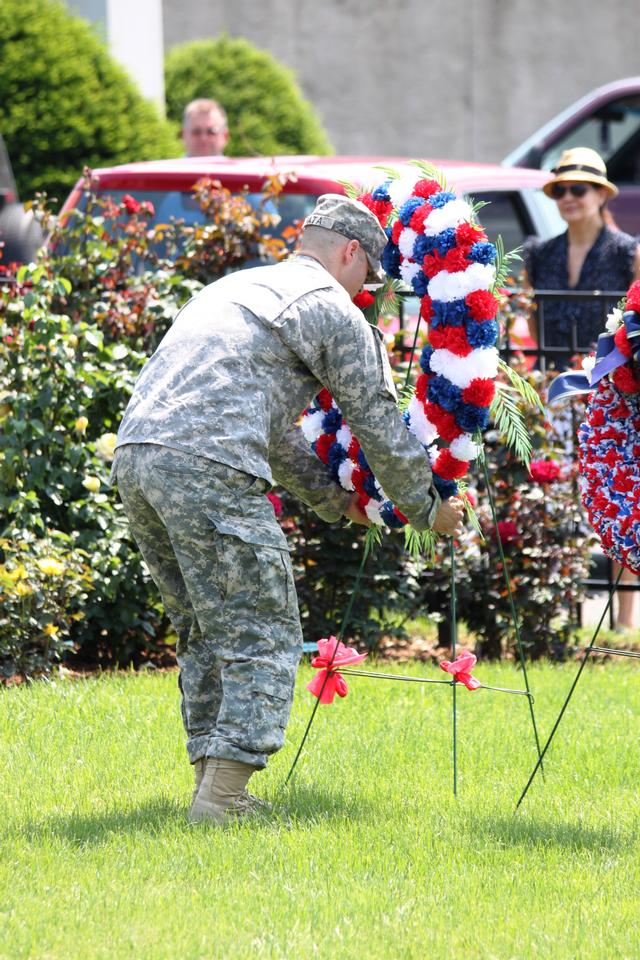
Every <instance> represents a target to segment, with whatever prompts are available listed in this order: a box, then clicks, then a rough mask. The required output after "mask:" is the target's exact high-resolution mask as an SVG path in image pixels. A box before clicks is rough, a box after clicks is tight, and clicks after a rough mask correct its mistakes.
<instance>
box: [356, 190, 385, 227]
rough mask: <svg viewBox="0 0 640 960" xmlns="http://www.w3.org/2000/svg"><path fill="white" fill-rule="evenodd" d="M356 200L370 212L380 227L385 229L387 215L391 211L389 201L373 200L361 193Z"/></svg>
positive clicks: (368, 195) (367, 194) (369, 195)
mask: <svg viewBox="0 0 640 960" xmlns="http://www.w3.org/2000/svg"><path fill="white" fill-rule="evenodd" d="M358 200H359V201H360V203H364V205H365V207H368V209H369V210H371V213H372V214H373V215H374V216H375V217H376V218H377V220H378V223H379V224H380V226H381V227H386V225H387V220H388V219H389V214H390V213H391V211H392V210H393V204H392V203H391V201H390V200H374V199H373V197H372V196H371V194H370V193H363V194H362V195H361V196H359V197H358Z"/></svg>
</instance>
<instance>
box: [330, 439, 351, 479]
mask: <svg viewBox="0 0 640 960" xmlns="http://www.w3.org/2000/svg"><path fill="white" fill-rule="evenodd" d="M328 457H329V466H330V467H331V469H332V470H333V471H334V473H336V474H337V473H338V467H339V466H340V464H341V463H343V462H344V461H345V460H346V459H347V451H346V450H345V449H344V447H343V446H342V444H341V443H338V441H337V440H336V442H335V443H332V444H331V446H330V447H329V454H328Z"/></svg>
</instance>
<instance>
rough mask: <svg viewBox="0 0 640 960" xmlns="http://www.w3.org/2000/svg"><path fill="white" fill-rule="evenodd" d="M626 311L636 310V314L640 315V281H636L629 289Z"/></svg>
mask: <svg viewBox="0 0 640 960" xmlns="http://www.w3.org/2000/svg"><path fill="white" fill-rule="evenodd" d="M625 309H626V310H635V311H636V313H640V280H636V281H635V282H634V283H632V284H631V286H630V287H629V292H628V293H627V304H626V307H625Z"/></svg>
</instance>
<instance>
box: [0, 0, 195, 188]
mask: <svg viewBox="0 0 640 960" xmlns="http://www.w3.org/2000/svg"><path fill="white" fill-rule="evenodd" d="M0 133H1V134H2V136H3V137H4V139H5V142H6V145H7V149H8V151H9V156H10V157H11V161H12V165H13V168H14V173H15V176H16V182H17V185H18V191H19V193H20V196H21V198H22V199H23V200H27V199H29V198H30V197H31V196H32V195H33V193H34V192H35V191H37V190H46V191H47V192H48V193H49V194H50V195H55V196H57V197H58V199H60V200H62V199H64V197H65V196H66V194H67V193H68V191H69V189H70V188H71V187H72V186H73V184H74V183H75V182H76V180H77V179H78V176H79V175H80V173H81V171H82V168H83V166H84V165H85V164H87V165H89V166H93V167H98V166H108V165H111V164H114V163H125V162H127V161H131V160H149V159H155V158H158V157H167V156H169V157H170V156H177V155H178V154H179V152H180V146H179V143H178V140H177V138H176V136H175V133H174V131H173V130H172V128H171V125H170V124H169V123H168V122H167V121H166V120H164V119H162V118H161V117H160V116H159V114H158V111H157V110H156V108H155V107H154V106H153V105H152V104H151V103H149V102H148V101H146V100H145V99H144V98H143V97H142V95H141V94H140V93H139V92H138V91H137V89H136V86H135V84H134V83H133V81H131V80H130V79H129V78H128V77H127V75H126V74H125V72H124V70H123V69H122V68H121V67H120V66H119V65H117V64H116V63H115V61H114V60H113V59H112V58H111V57H110V56H109V54H108V52H107V50H106V48H105V46H104V44H103V43H102V42H101V41H100V40H99V38H98V37H97V36H96V35H95V34H94V32H93V31H92V29H91V28H90V26H89V25H88V24H87V23H86V22H85V21H83V20H81V19H80V18H78V17H74V16H73V15H72V14H70V13H69V10H68V8H67V7H66V5H65V4H64V3H61V2H58V0H1V2H0Z"/></svg>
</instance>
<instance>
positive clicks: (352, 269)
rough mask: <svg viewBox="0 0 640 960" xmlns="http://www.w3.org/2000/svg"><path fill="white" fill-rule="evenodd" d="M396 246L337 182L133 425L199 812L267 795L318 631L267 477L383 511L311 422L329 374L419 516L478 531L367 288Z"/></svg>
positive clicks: (128, 457)
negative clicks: (261, 791)
mask: <svg viewBox="0 0 640 960" xmlns="http://www.w3.org/2000/svg"><path fill="white" fill-rule="evenodd" d="M385 243H386V236H385V234H384V231H383V230H382V228H381V227H380V226H379V224H378V221H377V220H376V218H375V217H374V216H373V214H371V212H370V211H369V210H368V209H367V208H366V207H365V206H364V205H362V204H360V203H359V202H358V201H355V200H349V199H347V198H345V197H341V196H338V195H334V194H327V195H325V196H324V197H320V198H319V200H318V202H317V204H316V208H315V210H314V212H313V214H311V216H309V217H308V218H307V220H306V221H305V230H304V235H303V240H302V245H301V252H300V254H299V255H298V256H295V257H292V258H291V259H289V260H287V261H286V262H284V263H279V264H275V265H273V266H264V267H257V268H255V269H252V270H244V271H240V272H237V273H233V274H231V275H229V276H226V277H224V278H223V279H221V280H218V281H216V282H215V283H212V284H210V285H209V286H208V287H205V288H204V289H203V290H202V291H201V292H200V293H199V294H198V295H197V296H196V297H194V298H193V299H192V300H190V301H189V303H187V304H186V305H185V306H184V307H183V308H182V309H181V310H180V311H179V313H178V314H177V316H176V319H175V321H174V324H173V326H172V327H171V329H170V330H169V331H168V333H167V334H166V336H165V337H164V339H163V340H162V342H161V343H160V345H159V347H158V349H157V350H156V352H155V354H154V355H153V356H152V357H151V359H150V360H149V362H148V363H147V364H146V366H145V368H144V369H143V371H142V373H141V375H140V377H139V379H138V381H137V383H136V386H135V389H134V392H133V395H132V397H131V401H130V403H129V405H128V407H127V410H126V413H125V416H124V419H123V421H122V424H121V426H120V430H119V432H118V439H117V444H116V457H115V461H114V469H113V474H114V477H115V479H116V482H117V485H118V489H119V492H120V496H121V499H122V502H123V504H124V507H125V510H126V513H127V515H128V517H129V520H130V522H131V529H132V531H133V535H134V537H135V539H136V541H137V543H138V545H139V547H140V550H141V551H142V554H143V556H144V559H145V561H146V563H147V565H148V567H149V570H150V572H151V575H152V577H153V579H154V581H155V582H156V584H157V586H158V588H159V590H160V593H161V595H162V598H163V602H164V604H165V608H166V610H167V613H168V615H169V617H170V618H171V621H172V623H173V625H174V628H175V630H176V633H177V635H178V646H177V657H178V664H179V667H180V688H181V692H182V714H183V720H184V725H185V728H186V731H187V750H188V753H189V759H190V761H191V763H192V764H194V766H195V771H196V791H195V793H194V800H193V804H192V807H191V816H192V818H193V819H202V818H211V819H213V820H214V821H216V822H220V823H221V822H224V821H226V820H227V819H229V818H230V817H231V816H235V815H238V814H242V813H245V812H248V811H250V810H251V809H252V808H254V807H255V805H256V800H255V798H252V797H251V795H250V794H248V793H247V791H246V784H247V781H248V779H249V777H250V776H251V774H252V773H253V772H254V771H255V770H257V769H260V768H262V767H264V766H265V765H266V763H267V757H268V756H269V754H272V753H274V752H275V751H276V750H278V749H279V748H280V747H281V746H282V744H283V741H284V731H285V727H286V725H287V720H288V717H289V712H290V709H291V703H292V697H293V687H294V680H295V674H296V669H297V666H298V661H299V658H300V653H301V649H302V633H301V628H300V621H299V616H298V607H297V601H296V595H295V588H294V581H293V575H292V569H291V562H290V558H289V553H288V548H287V542H286V538H285V537H284V535H283V533H282V530H281V529H280V526H279V525H278V523H277V521H276V519H275V516H274V512H273V508H272V506H271V503H270V502H269V500H268V499H267V498H266V497H265V493H266V491H267V490H268V489H269V487H270V486H271V484H272V483H274V482H275V483H279V484H281V485H282V486H284V487H285V488H286V489H288V490H290V491H291V492H292V493H294V494H295V495H296V496H297V497H299V498H300V499H301V500H303V501H304V502H305V503H306V504H308V505H309V506H311V507H312V508H313V509H314V510H315V511H316V512H317V513H318V514H319V515H320V516H321V517H322V518H323V519H325V520H327V521H335V520H338V519H339V518H340V517H342V516H347V517H349V518H350V519H353V520H356V521H359V522H364V523H367V522H368V521H367V520H366V518H365V517H363V515H362V514H360V512H359V511H358V509H357V506H356V504H355V498H354V495H352V494H350V493H347V492H346V491H344V490H341V489H340V488H339V487H337V486H336V485H335V483H334V482H333V480H332V479H331V477H330V475H329V473H328V471H327V469H326V468H325V467H324V465H323V464H322V463H321V462H320V461H319V460H318V459H317V458H316V457H315V455H314V454H313V453H312V451H311V450H310V449H309V447H308V445H307V443H306V441H305V440H304V438H303V436H302V434H301V431H300V430H299V429H298V428H297V427H296V426H295V424H296V420H297V418H298V417H299V414H300V411H301V410H302V409H303V408H304V407H305V406H307V405H308V403H309V401H310V399H311V398H312V397H313V396H314V395H315V394H316V393H317V392H318V391H319V390H320V389H321V387H326V388H327V389H328V390H329V391H330V392H331V394H332V395H333V396H334V397H335V399H336V402H337V403H338V404H339V406H340V407H341V409H342V411H343V413H344V415H345V418H346V419H347V421H348V423H349V425H350V426H351V428H352V429H353V431H354V433H355V434H356V436H357V437H358V439H359V440H360V443H361V444H362V447H363V449H364V452H365V454H366V456H367V459H368V461H369V463H370V465H371V467H372V469H373V471H374V472H375V474H376V476H377V478H378V480H379V481H380V482H381V484H382V486H383V487H384V489H385V491H386V493H387V495H388V496H389V497H391V498H392V499H393V500H394V502H395V503H396V504H397V505H398V506H399V508H400V509H401V510H402V512H403V513H404V514H406V516H407V517H408V518H409V519H410V521H411V523H412V524H413V525H414V526H415V527H416V528H417V529H418V530H421V529H425V528H426V527H434V529H437V530H439V531H440V532H442V533H452V534H455V533H457V532H459V529H460V523H461V515H462V505H461V504H460V502H459V501H446V502H445V503H442V504H441V503H440V499H439V497H438V494H437V493H436V491H435V489H434V488H433V486H432V478H431V468H430V464H429V459H428V457H427V455H426V453H425V451H424V450H423V448H422V447H421V445H420V444H419V442H418V441H417V440H416V438H415V437H413V436H412V435H411V434H410V433H409V431H408V430H407V429H406V427H405V425H404V423H403V421H402V418H401V417H400V415H399V413H398V409H397V406H396V393H395V389H394V385H393V380H392V377H391V370H390V367H389V362H388V358H387V355H386V351H385V349H384V346H383V343H382V340H381V336H380V333H379V331H377V330H376V329H374V328H373V327H371V326H370V325H369V324H368V323H367V322H366V320H365V319H364V317H363V316H362V313H361V312H360V310H358V309H357V308H356V307H355V306H354V305H353V303H352V302H351V297H353V296H355V294H356V293H357V292H358V291H359V290H360V289H361V287H362V284H363V283H364V282H365V280H367V279H368V280H378V279H380V278H381V269H380V259H379V258H380V254H381V252H382V249H383V248H384V245H385Z"/></svg>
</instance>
